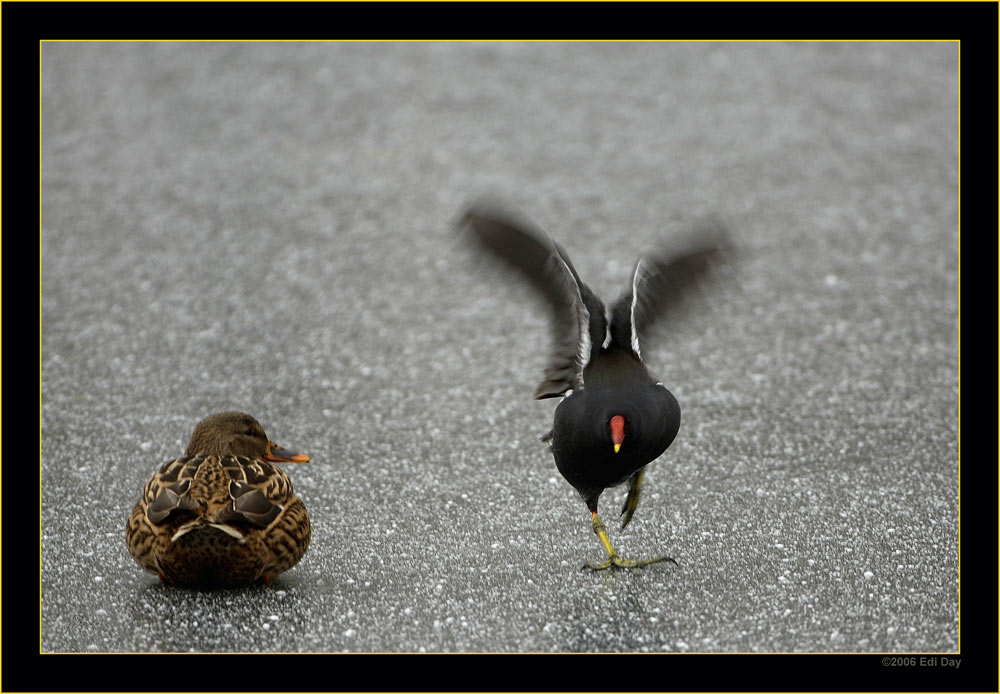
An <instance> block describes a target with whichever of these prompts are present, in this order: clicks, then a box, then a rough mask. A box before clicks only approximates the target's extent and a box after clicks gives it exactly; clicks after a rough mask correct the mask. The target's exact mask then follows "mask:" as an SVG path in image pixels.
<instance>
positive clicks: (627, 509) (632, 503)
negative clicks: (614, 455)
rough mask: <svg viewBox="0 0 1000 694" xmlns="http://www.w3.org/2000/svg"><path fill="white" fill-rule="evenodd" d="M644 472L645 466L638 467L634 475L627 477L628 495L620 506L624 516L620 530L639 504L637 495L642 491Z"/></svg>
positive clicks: (630, 518) (626, 523)
mask: <svg viewBox="0 0 1000 694" xmlns="http://www.w3.org/2000/svg"><path fill="white" fill-rule="evenodd" d="M645 472H646V468H639V469H638V470H636V472H635V474H634V475H632V476H631V477H629V480H628V496H627V497H625V505H624V506H622V512H621V515H622V516H624V517H623V518H622V530H624V529H625V526H626V525H628V522H629V521H630V520H632V514H633V513H635V510H636V508H638V506H639V495H640V494H641V493H642V476H643V474H645Z"/></svg>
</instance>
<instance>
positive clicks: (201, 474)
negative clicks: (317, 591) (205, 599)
mask: <svg viewBox="0 0 1000 694" xmlns="http://www.w3.org/2000/svg"><path fill="white" fill-rule="evenodd" d="M265 458H266V459H269V460H275V461H277V460H284V461H290V462H305V461H307V460H308V459H309V458H308V457H307V456H305V455H303V454H299V453H292V452H289V451H285V450H282V449H280V448H278V447H276V446H275V445H274V444H273V443H272V442H271V441H270V440H269V439H268V438H267V435H266V434H265V433H264V430H263V428H262V427H261V425H260V424H259V423H258V422H257V420H255V419H254V418H253V417H251V416H250V415H247V414H243V413H240V412H223V413H220V414H215V415H210V416H209V417H206V418H205V419H204V420H202V421H201V422H200V423H199V424H198V426H197V427H196V428H195V432H194V434H192V436H191V440H190V442H189V443H188V448H187V451H186V452H185V455H184V456H183V457H181V458H177V459H176V460H171V461H169V462H167V463H166V464H164V465H163V467H161V468H160V469H159V471H158V472H156V473H155V474H154V475H153V476H152V477H151V478H150V479H149V481H147V482H146V486H145V488H144V489H143V492H142V496H141V498H140V499H139V502H138V503H137V504H136V505H135V508H133V509H132V514H131V516H130V517H129V522H128V527H127V528H126V542H127V544H128V548H129V552H131V554H132V556H133V557H134V558H135V560H136V561H137V562H138V563H139V565H140V566H142V567H143V568H144V569H146V570H147V571H149V572H150V573H152V574H155V575H157V576H159V577H160V579H161V580H162V581H163V582H164V583H168V584H177V585H184V586H192V587H202V588H211V587H226V586H237V585H243V584H247V583H252V582H254V581H257V580H261V579H263V580H265V581H269V580H270V579H272V578H274V577H275V576H276V575H278V574H279V573H281V572H283V571H287V570H288V569H290V568H292V567H293V566H294V565H295V564H296V563H298V561H299V560H300V559H301V558H302V557H303V556H304V555H305V553H306V550H307V549H308V547H309V540H310V536H311V526H310V523H309V514H308V513H307V511H306V507H305V505H304V504H303V503H302V500H301V499H299V498H298V497H297V496H296V495H295V493H294V491H293V489H292V482H291V480H290V479H289V478H288V475H286V474H285V472H284V471H283V470H281V469H279V468H278V467H276V466H275V465H272V464H271V463H270V462H267V460H265Z"/></svg>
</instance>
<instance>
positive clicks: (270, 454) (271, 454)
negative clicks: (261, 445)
mask: <svg viewBox="0 0 1000 694" xmlns="http://www.w3.org/2000/svg"><path fill="white" fill-rule="evenodd" d="M264 460H269V461H271V462H272V463H308V462H309V456H307V455H306V454H305V453H298V452H296V451H289V450H287V449H285V448H282V447H281V446H279V445H278V444H276V443H275V442H274V441H268V442H267V455H266V456H264Z"/></svg>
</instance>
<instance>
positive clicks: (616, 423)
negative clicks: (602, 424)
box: [611, 414, 625, 453]
mask: <svg viewBox="0 0 1000 694" xmlns="http://www.w3.org/2000/svg"><path fill="white" fill-rule="evenodd" d="M624 440H625V418H624V417H622V416H621V415H620V414H616V415H615V416H614V417H612V418H611V442H612V443H614V444H615V453H617V452H618V450H619V449H620V448H621V447H622V441H624Z"/></svg>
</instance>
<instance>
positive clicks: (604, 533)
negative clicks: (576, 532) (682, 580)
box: [583, 511, 677, 571]
mask: <svg viewBox="0 0 1000 694" xmlns="http://www.w3.org/2000/svg"><path fill="white" fill-rule="evenodd" d="M590 514H591V520H590V523H591V525H592V526H593V528H594V534H595V535H597V539H598V540H600V541H601V545H602V546H603V547H604V551H605V552H607V553H608V558H607V559H605V560H604V561H602V562H600V563H596V562H587V563H586V564H584V565H583V568H584V569H593V570H594V571H600V570H601V569H607V568H609V567H612V566H617V567H618V568H620V569H634V568H636V567H638V566H646V565H647V564H655V563H656V562H660V561H672V562H674V563H675V564H676V563H677V562H676V561H674V559H673V558H671V557H653V558H652V559H622V558H621V557H619V556H618V555H617V554H616V553H615V550H614V548H613V547H612V546H611V540H609V539H608V529H607V527H605V525H604V521H602V520H601V517H600V516H598V515H597V511H591V512H590Z"/></svg>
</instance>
